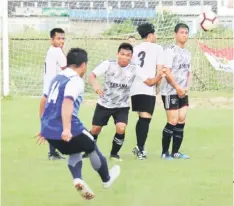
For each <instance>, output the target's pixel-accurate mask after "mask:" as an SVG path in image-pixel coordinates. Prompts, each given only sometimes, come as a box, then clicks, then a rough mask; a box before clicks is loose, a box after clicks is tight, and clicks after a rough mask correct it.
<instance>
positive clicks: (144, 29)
mask: <svg viewBox="0 0 234 206" xmlns="http://www.w3.org/2000/svg"><path fill="white" fill-rule="evenodd" d="M137 32H138V33H139V35H140V36H141V38H142V39H144V38H146V37H147V36H148V34H151V33H154V32H155V29H154V25H153V24H150V23H144V24H141V25H140V26H138V27H137Z"/></svg>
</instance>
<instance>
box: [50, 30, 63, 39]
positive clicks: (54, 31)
mask: <svg viewBox="0 0 234 206" xmlns="http://www.w3.org/2000/svg"><path fill="white" fill-rule="evenodd" d="M56 33H60V34H64V33H65V31H64V30H63V29H61V28H54V29H52V30H51V31H50V38H54V37H55V34H56Z"/></svg>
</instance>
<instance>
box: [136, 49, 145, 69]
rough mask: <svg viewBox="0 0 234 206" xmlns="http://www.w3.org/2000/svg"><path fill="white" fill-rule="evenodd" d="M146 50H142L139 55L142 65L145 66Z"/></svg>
mask: <svg viewBox="0 0 234 206" xmlns="http://www.w3.org/2000/svg"><path fill="white" fill-rule="evenodd" d="M145 55H146V54H145V52H144V51H141V52H139V53H138V57H139V60H140V61H141V63H140V67H143V66H144V64H145Z"/></svg>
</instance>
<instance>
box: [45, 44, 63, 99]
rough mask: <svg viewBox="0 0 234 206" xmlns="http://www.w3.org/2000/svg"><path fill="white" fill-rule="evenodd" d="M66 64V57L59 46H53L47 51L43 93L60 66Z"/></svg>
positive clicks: (59, 70)
mask: <svg viewBox="0 0 234 206" xmlns="http://www.w3.org/2000/svg"><path fill="white" fill-rule="evenodd" d="M65 66H67V58H66V56H65V54H64V53H63V51H62V49H61V48H60V47H53V46H50V48H49V49H48V51H47V54H46V58H45V65H44V85H43V94H44V95H45V96H46V94H47V93H48V90H49V87H50V83H51V80H52V79H53V78H54V77H55V76H56V75H57V74H58V73H59V72H61V71H62V70H61V67H65Z"/></svg>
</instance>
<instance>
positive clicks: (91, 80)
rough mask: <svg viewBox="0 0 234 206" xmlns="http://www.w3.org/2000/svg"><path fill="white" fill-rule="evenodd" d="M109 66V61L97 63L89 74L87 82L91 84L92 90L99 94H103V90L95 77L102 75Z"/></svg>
mask: <svg viewBox="0 0 234 206" xmlns="http://www.w3.org/2000/svg"><path fill="white" fill-rule="evenodd" d="M109 66H110V63H109V61H104V62H102V63H101V64H99V65H98V66H97V67H96V68H95V69H94V70H93V71H92V72H91V74H90V75H89V83H90V84H91V85H92V87H93V90H94V91H95V92H96V93H97V94H99V95H103V90H102V88H101V86H100V84H99V82H98V80H97V77H98V76H102V75H104V74H105V72H106V71H107V70H108V68H109Z"/></svg>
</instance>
